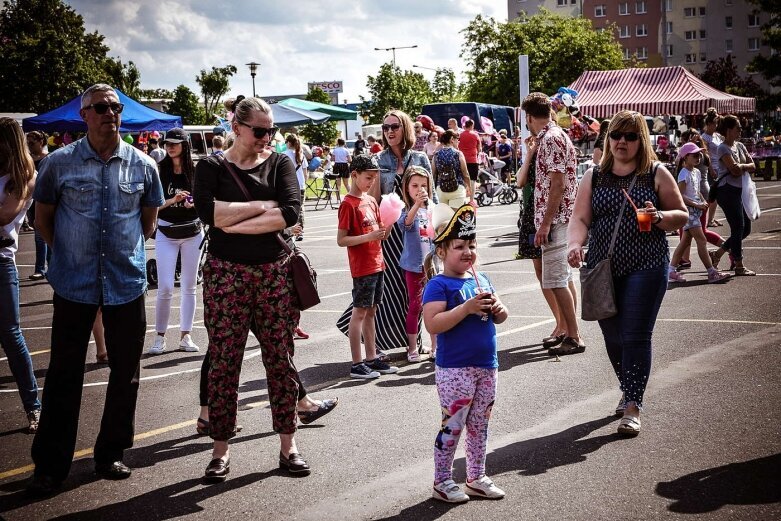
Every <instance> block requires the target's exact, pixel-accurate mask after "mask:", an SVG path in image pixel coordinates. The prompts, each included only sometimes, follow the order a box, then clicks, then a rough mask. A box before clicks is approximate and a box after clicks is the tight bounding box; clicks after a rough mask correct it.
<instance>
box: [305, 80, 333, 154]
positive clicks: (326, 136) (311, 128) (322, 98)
mask: <svg viewBox="0 0 781 521" xmlns="http://www.w3.org/2000/svg"><path fill="white" fill-rule="evenodd" d="M305 99H306V100H307V101H314V102H316V103H326V104H328V105H330V104H331V96H329V95H328V94H327V93H326V92H325V91H324V90H323V89H321V88H320V87H313V88H312V89H311V90H310V91H309V92H307V94H306V98H305ZM301 135H302V136H303V137H304V140H305V141H306V142H307V143H311V144H312V145H331V144H332V143H334V142H335V141H336V138H338V137H339V129H337V128H336V122H335V121H326V122H325V123H320V124H319V125H312V124H309V125H304V126H302V127H301Z"/></svg>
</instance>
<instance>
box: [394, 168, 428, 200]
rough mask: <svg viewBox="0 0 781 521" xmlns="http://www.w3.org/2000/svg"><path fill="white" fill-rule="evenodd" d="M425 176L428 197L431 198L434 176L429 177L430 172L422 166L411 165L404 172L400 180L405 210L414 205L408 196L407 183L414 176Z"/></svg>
mask: <svg viewBox="0 0 781 521" xmlns="http://www.w3.org/2000/svg"><path fill="white" fill-rule="evenodd" d="M416 175H417V176H420V177H425V178H426V181H427V182H428V198H429V199H433V197H434V195H433V194H434V192H433V188H432V187H433V185H434V178H433V177H431V172H429V171H428V170H426V169H425V168H423V167H422V166H417V165H412V166H410V167H408V168H407V170H406V171H405V172H404V178H403V179H402V181H401V198H402V200H403V201H404V205H405V206H406V207H407V210H409V209H410V208H412V207H413V206H414V205H415V202H414V201H413V200H412V199H411V198H410V196H409V183H410V181H411V180H412V178H413V177H415V176H416Z"/></svg>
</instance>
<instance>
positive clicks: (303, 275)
mask: <svg viewBox="0 0 781 521" xmlns="http://www.w3.org/2000/svg"><path fill="white" fill-rule="evenodd" d="M220 161H222V164H223V166H224V167H225V168H226V169H227V170H228V172H230V174H231V176H233V180H234V181H235V182H236V184H237V185H238V187H239V188H240V189H241V191H242V193H243V194H244V197H246V198H247V201H252V196H251V195H250V193H249V190H247V187H246V186H245V185H244V183H243V182H242V180H241V178H240V177H239V174H238V173H237V172H236V169H235V168H234V166H233V165H232V164H231V163H230V161H228V160H227V159H225V157H223V156H220ZM275 170H276V167H275ZM276 236H277V241H278V242H279V244H280V246H282V249H283V250H285V252H286V253H287V254H288V255H289V256H290V262H289V266H290V274H291V275H292V276H293V287H294V288H295V290H296V296H297V297H298V309H300V310H301V311H304V310H305V309H309V308H311V307H313V306H316V305H317V304H319V303H320V295H319V294H318V293H317V272H316V271H315V270H314V268H313V267H312V264H311V263H310V262H309V257H307V256H306V254H305V253H304V252H302V251H301V250H299V249H298V248H296V247H295V246H293V247H292V248H291V247H290V246H289V245H288V243H287V241H285V238H284V237H282V234H280V233H279V232H277V234H276Z"/></svg>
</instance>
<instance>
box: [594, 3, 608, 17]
mask: <svg viewBox="0 0 781 521" xmlns="http://www.w3.org/2000/svg"><path fill="white" fill-rule="evenodd" d="M603 16H607V6H605V5H595V6H594V17H596V18H602V17H603Z"/></svg>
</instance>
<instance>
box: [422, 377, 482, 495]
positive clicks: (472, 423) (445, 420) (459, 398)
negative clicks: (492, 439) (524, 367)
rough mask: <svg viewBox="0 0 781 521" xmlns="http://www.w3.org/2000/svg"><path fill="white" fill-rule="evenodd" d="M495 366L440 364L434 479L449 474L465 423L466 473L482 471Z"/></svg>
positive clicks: (443, 478) (473, 476)
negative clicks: (489, 367)
mask: <svg viewBox="0 0 781 521" xmlns="http://www.w3.org/2000/svg"><path fill="white" fill-rule="evenodd" d="M496 374H497V370H496V369H483V368H481V367H439V366H437V368H436V372H435V378H436V382H437V392H438V393H439V403H440V404H441V406H442V428H441V429H440V431H439V434H438V435H437V439H436V441H435V442H434V483H435V484H437V483H442V482H443V481H446V480H448V479H451V478H452V475H453V458H454V457H455V454H456V447H457V446H458V439H459V438H460V437H461V431H462V430H463V429H464V427H466V477H467V479H468V480H469V481H474V480H476V479H477V478H479V477H480V476H483V475H484V474H485V453H486V442H487V440H488V420H489V419H490V417H491V409H492V408H493V406H494V399H495V398H496Z"/></svg>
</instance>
